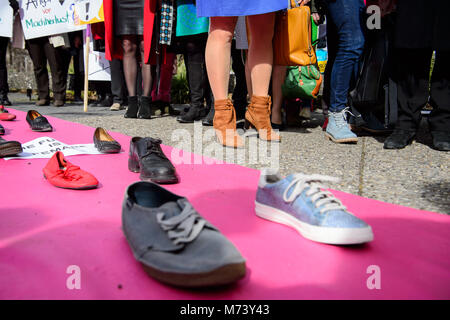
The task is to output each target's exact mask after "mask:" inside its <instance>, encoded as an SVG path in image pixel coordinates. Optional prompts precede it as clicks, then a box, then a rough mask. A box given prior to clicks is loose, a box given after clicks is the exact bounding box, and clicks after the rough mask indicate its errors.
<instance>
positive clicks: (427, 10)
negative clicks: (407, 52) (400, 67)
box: [395, 0, 450, 51]
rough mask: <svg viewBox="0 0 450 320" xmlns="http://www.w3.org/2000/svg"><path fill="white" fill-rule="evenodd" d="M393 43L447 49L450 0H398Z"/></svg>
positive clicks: (448, 45) (449, 34) (401, 45)
mask: <svg viewBox="0 0 450 320" xmlns="http://www.w3.org/2000/svg"><path fill="white" fill-rule="evenodd" d="M395 45H396V47H398V48H405V49H423V48H431V49H434V50H439V51H449V50H450V0H398V3H397V25H396V34H395Z"/></svg>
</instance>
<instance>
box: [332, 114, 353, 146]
mask: <svg viewBox="0 0 450 320" xmlns="http://www.w3.org/2000/svg"><path fill="white" fill-rule="evenodd" d="M347 113H349V108H345V109H344V110H342V111H340V112H329V114H328V125H327V130H326V132H325V136H326V137H327V138H328V139H330V140H331V141H333V142H336V143H349V142H358V137H357V136H356V134H354V133H353V132H352V131H351V130H350V126H349V125H348V122H347V117H346V114H347Z"/></svg>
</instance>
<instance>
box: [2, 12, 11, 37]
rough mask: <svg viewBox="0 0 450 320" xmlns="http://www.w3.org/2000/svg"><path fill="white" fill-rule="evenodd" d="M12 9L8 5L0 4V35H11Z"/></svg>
mask: <svg viewBox="0 0 450 320" xmlns="http://www.w3.org/2000/svg"><path fill="white" fill-rule="evenodd" d="M12 31H13V9H12V8H11V7H10V6H9V4H8V5H1V6H0V37H7V38H11V37H12Z"/></svg>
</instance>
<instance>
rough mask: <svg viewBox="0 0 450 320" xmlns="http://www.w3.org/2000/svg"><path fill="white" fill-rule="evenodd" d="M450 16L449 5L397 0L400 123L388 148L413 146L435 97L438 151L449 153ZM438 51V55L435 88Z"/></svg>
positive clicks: (433, 120) (432, 120) (433, 126)
mask: <svg viewBox="0 0 450 320" xmlns="http://www.w3.org/2000/svg"><path fill="white" fill-rule="evenodd" d="M449 12H450V2H449V1H440V0H408V1H406V0H398V4H397V25H396V35H395V47H396V48H397V63H396V65H397V79H396V80H397V87H398V120H397V123H396V126H395V130H394V132H393V133H392V134H391V135H390V136H389V137H388V138H387V139H386V141H385V142H384V148H385V149H402V148H404V147H406V146H407V145H408V144H409V143H411V141H412V140H413V139H414V137H415V135H416V132H417V129H418V128H419V124H420V119H421V109H422V108H423V107H424V105H425V104H426V103H427V100H428V98H429V97H430V98H431V102H432V105H433V111H432V112H431V114H430V116H429V124H430V131H431V135H432V136H433V147H434V148H435V149H437V150H440V151H450V34H449V30H450V20H449V19H448V17H447V15H448V13H449ZM433 50H436V57H435V64H434V69H433V74H432V76H431V86H430V67H431V57H432V53H433ZM429 88H430V89H431V91H430V90H429Z"/></svg>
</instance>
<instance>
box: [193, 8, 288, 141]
mask: <svg viewBox="0 0 450 320" xmlns="http://www.w3.org/2000/svg"><path fill="white" fill-rule="evenodd" d="M287 5H288V3H287V1H285V0H271V1H269V0H248V1H246V2H244V3H243V2H242V1H239V0H218V1H214V2H213V1H208V0H197V13H198V16H203V17H211V26H210V33H209V37H208V43H207V45H206V68H207V70H208V78H209V81H210V85H211V89H212V92H213V95H214V108H215V115H214V129H215V130H216V134H217V137H218V140H219V142H220V143H222V144H223V145H224V146H228V147H241V146H243V142H242V138H241V137H240V136H239V135H238V134H237V132H236V112H235V109H234V106H233V103H232V102H231V100H229V99H228V82H229V70H230V60H231V42H232V39H233V33H234V28H235V25H236V21H237V17H238V16H248V27H249V30H250V37H251V41H250V46H249V53H248V68H249V70H250V76H251V80H252V90H251V92H252V97H251V103H250V105H249V106H248V110H247V112H246V114H245V118H246V122H247V124H251V125H253V126H254V127H256V128H257V129H258V131H259V137H260V138H261V139H264V140H268V141H280V136H279V135H278V134H276V133H275V132H274V131H272V127H271V125H270V106H271V100H270V96H269V95H268V91H269V83H270V77H271V74H272V64H273V50H272V38H273V30H274V23H275V11H278V10H282V9H286V8H287Z"/></svg>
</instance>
